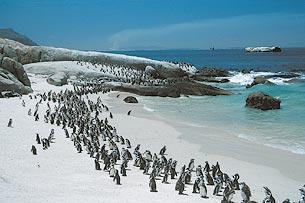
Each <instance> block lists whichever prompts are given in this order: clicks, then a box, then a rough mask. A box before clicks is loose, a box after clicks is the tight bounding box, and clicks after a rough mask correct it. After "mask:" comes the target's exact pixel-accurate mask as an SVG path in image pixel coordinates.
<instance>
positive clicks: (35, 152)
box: [31, 145, 37, 155]
mask: <svg viewBox="0 0 305 203" xmlns="http://www.w3.org/2000/svg"><path fill="white" fill-rule="evenodd" d="M31 152H32V153H33V155H37V150H36V147H35V146H34V145H32V149H31Z"/></svg>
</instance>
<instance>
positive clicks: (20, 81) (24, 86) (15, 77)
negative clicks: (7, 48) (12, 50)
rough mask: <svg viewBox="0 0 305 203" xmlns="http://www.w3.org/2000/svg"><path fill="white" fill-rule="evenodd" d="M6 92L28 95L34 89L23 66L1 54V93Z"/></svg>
mask: <svg viewBox="0 0 305 203" xmlns="http://www.w3.org/2000/svg"><path fill="white" fill-rule="evenodd" d="M4 91H13V92H17V93H19V94H28V93H30V92H32V89H31V82H30V80H29V78H28V76H27V74H26V72H25V71H24V68H23V66H22V64H21V63H18V62H17V61H15V60H14V59H11V58H9V57H6V56H3V54H1V53H0V92H4Z"/></svg>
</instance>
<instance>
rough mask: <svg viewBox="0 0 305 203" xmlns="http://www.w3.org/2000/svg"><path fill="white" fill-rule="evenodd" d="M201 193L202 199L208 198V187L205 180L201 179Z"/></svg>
mask: <svg viewBox="0 0 305 203" xmlns="http://www.w3.org/2000/svg"><path fill="white" fill-rule="evenodd" d="M199 192H200V197H202V198H208V197H207V194H208V192H207V187H206V185H205V184H204V180H203V178H202V179H201V181H200V183H199Z"/></svg>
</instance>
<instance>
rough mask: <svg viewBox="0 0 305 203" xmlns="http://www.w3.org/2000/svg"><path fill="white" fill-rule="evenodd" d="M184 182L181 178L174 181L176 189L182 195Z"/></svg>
mask: <svg viewBox="0 0 305 203" xmlns="http://www.w3.org/2000/svg"><path fill="white" fill-rule="evenodd" d="M184 186H185V185H184V183H183V181H182V178H179V180H178V181H177V183H176V188H177V189H178V191H179V193H178V194H179V195H182V194H183V191H184Z"/></svg>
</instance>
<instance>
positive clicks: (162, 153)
mask: <svg viewBox="0 0 305 203" xmlns="http://www.w3.org/2000/svg"><path fill="white" fill-rule="evenodd" d="M165 151H166V146H163V147H162V149H161V150H160V153H159V154H160V155H164V153H165Z"/></svg>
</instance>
